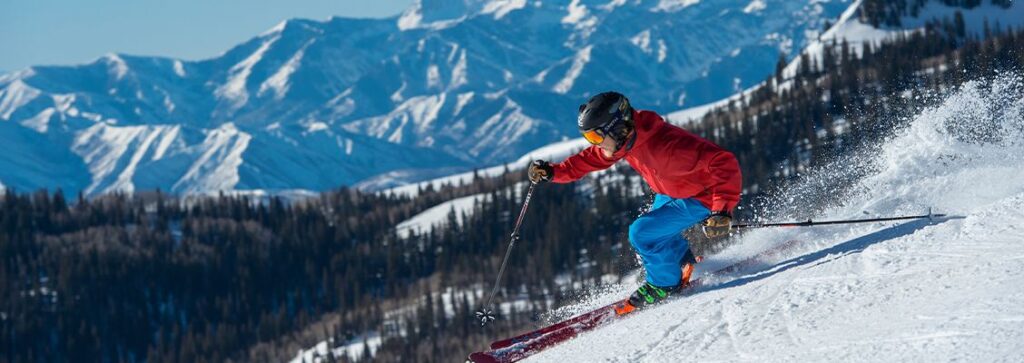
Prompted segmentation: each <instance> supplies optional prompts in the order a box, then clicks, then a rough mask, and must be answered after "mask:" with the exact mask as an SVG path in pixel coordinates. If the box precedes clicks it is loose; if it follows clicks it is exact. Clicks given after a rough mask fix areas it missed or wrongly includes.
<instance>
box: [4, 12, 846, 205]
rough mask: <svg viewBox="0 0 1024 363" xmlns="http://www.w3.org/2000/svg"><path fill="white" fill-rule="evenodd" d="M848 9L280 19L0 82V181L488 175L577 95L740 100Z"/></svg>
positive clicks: (146, 185) (102, 186)
mask: <svg viewBox="0 0 1024 363" xmlns="http://www.w3.org/2000/svg"><path fill="white" fill-rule="evenodd" d="M848 5H849V4H848V1H847V0H804V1H793V0H790V1H768V0H720V1H697V0H603V1H580V0H573V1H571V2H565V1H563V2H557V1H527V0H490V1H485V0H463V1H436V0H422V1H418V2H417V3H415V4H414V5H413V6H412V7H410V8H409V9H408V10H406V11H405V12H404V13H402V14H401V15H399V16H396V17H392V18H387V19H347V18H338V17H334V18H330V19H328V20H326V21H310V20H300V19H295V20H288V21H285V22H282V23H281V24H279V25H278V26H276V27H274V28H272V29H270V30H268V31H267V32H265V33H263V34H260V35H259V36H257V37H255V38H253V39H250V40H249V41H246V42H244V43H242V44H239V45H238V46H236V47H234V48H232V49H230V50H228V51H226V52H225V53H223V54H221V55H219V56H217V57H214V58H211V59H206V60H201V61H183V60H177V59H168V58H160V57H138V56H129V55H119V54H111V55H107V56H104V57H102V58H100V59H98V60H96V61H95V62H93V63H90V64H86V65H80V66H39V67H31V68H28V69H24V70H21V71H17V72H13V73H8V74H5V75H2V76H0V142H2V144H3V145H5V152H4V153H0V183H3V185H6V186H7V187H14V188H18V189H21V190H30V189H35V188H57V187H60V188H63V189H64V190H65V191H68V192H74V191H78V190H82V191H85V192H86V193H87V194H90V195H94V194H98V193H103V192H109V191H133V190H142V189H152V188H161V189H163V190H165V191H171V192H176V193H198V192H212V191H219V190H228V191H230V190H235V191H252V190H264V191H271V192H276V191H283V190H292V189H303V190H324V189H329V188H333V187H337V186H340V185H351V184H354V183H357V182H360V181H364V180H367V179H371V178H372V179H371V180H373V181H374V182H373V184H374V185H377V186H387V185H389V184H393V183H395V182H396V180H392V179H391V178H390V177H389V176H388V175H401V176H402V177H401V178H398V179H397V181H403V180H418V179H423V178H427V177H431V176H437V175H444V174H448V173H451V172H452V171H456V170H467V169H468V168H471V167H475V166H482V165H491V164H495V163H501V162H507V161H511V160H513V159H515V158H516V157H518V156H520V155H522V154H523V153H525V152H527V151H529V150H532V149H534V148H537V147H539V146H542V145H546V144H548V143H550V142H553V141H557V140H559V139H562V138H563V137H566V136H575V130H574V124H573V122H572V120H573V116H574V111H575V105H576V104H578V103H580V102H582V101H584V100H585V98H586V97H587V96H588V95H591V94H593V93H596V92H600V91H603V90H607V89H617V90H621V91H623V92H625V93H627V94H629V95H630V96H631V97H632V99H633V100H634V103H635V104H637V105H638V106H640V107H643V108H649V109H655V110H659V111H662V112H667V111H671V110H675V109H678V108H680V107H682V106H685V105H691V104H700V103H704V102H707V101H711V100H715V99H719V98H721V97H724V96H727V95H729V94H732V93H733V92H734V91H735V90H736V89H739V88H742V87H747V86H750V85H752V84H754V83H756V82H758V81H760V80H761V79H763V78H764V76H766V75H767V74H769V73H770V72H771V71H772V69H773V68H772V66H773V65H774V63H775V62H776V60H777V58H778V54H779V52H780V51H781V52H784V53H786V54H789V55H792V54H793V52H795V51H796V50H799V49H801V48H802V47H803V46H804V45H806V44H808V42H809V41H811V40H814V39H815V37H816V36H817V34H818V32H819V30H820V29H822V27H823V24H824V23H825V21H826V20H828V19H834V18H836V17H837V16H838V15H839V14H840V13H841V12H842V11H843V10H844V9H845V8H846V7H847V6H848ZM375 176H377V177H376V178H374V177H375Z"/></svg>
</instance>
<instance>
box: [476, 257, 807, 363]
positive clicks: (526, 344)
mask: <svg viewBox="0 0 1024 363" xmlns="http://www.w3.org/2000/svg"><path fill="white" fill-rule="evenodd" d="M796 243H797V241H788V242H786V243H783V244H781V245H779V246H776V247H773V248H770V249H768V250H765V251H763V252H761V253H758V254H757V255H755V256H753V257H750V258H747V259H745V260H742V261H740V262H737V263H735V264H732V265H729V266H727V267H724V268H721V269H718V270H716V271H715V272H712V273H711V274H712V275H720V274H729V273H733V272H736V271H739V270H742V269H744V268H746V267H749V266H750V265H752V264H754V263H756V262H758V261H759V260H760V259H762V258H766V257H770V256H772V255H774V254H777V253H780V252H781V251H783V250H785V249H788V248H789V247H791V246H793V245H795V244H796ZM699 285H701V279H700V278H697V279H694V280H693V281H691V282H690V284H689V285H687V286H686V287H684V289H686V290H692V289H693V288H694V287H696V286H699ZM684 295H685V294H684V293H680V294H678V295H675V296H677V297H678V296H684ZM625 304H628V303H626V301H625V300H623V301H618V302H615V303H612V304H609V305H605V306H602V307H600V308H597V309H594V310H591V311H589V312H585V313H583V314H580V315H577V316H575V317H572V318H570V319H567V320H563V321H560V322H558V323H555V324H552V325H548V326H546V327H543V328H540V329H537V330H533V331H530V332H528V333H525V334H521V335H518V336H515V337H512V338H508V339H503V340H498V341H495V342H493V343H491V345H490V348H491V349H490V350H487V351H483V352H476V353H473V354H470V355H469V358H468V359H467V360H466V362H467V363H511V362H517V361H520V360H522V359H525V358H527V357H530V356H532V355H534V354H537V353H540V352H541V351H543V350H544V349H547V348H550V347H552V346H555V345H557V344H560V343H562V342H565V341H567V340H570V339H572V338H575V337H576V336H577V335H579V334H581V333H584V332H587V331H591V330H594V329H596V328H598V327H600V326H603V325H605V324H607V323H609V322H612V321H615V320H618V319H621V318H624V317H626V316H629V315H632V314H629V313H630V312H631V311H633V309H628V308H627V309H622V308H623V307H624V305H625ZM630 306H631V305H630ZM617 308H618V309H617ZM616 310H620V311H622V313H617V312H616Z"/></svg>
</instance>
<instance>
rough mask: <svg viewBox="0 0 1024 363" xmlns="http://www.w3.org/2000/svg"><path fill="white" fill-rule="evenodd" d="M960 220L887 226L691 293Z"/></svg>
mask: <svg viewBox="0 0 1024 363" xmlns="http://www.w3.org/2000/svg"><path fill="white" fill-rule="evenodd" d="M963 218H965V217H962V216H949V217H941V218H934V219H920V220H915V221H910V222H906V223H902V224H898V225H895V226H892V227H889V228H885V229H882V230H878V231H875V232H872V233H870V234H866V235H864V236H860V237H857V238H854V239H852V240H849V241H846V242H842V243H840V244H837V245H835V246H832V247H829V248H826V249H823V250H820V251H817V252H811V253H808V254H805V255H803V256H798V257H794V258H791V259H788V260H785V261H782V262H779V263H776V264H775V265H773V266H771V267H769V268H766V269H763V270H761V271H760V272H756V273H754V274H752V275H747V276H744V277H742V278H739V279H736V280H732V281H729V282H726V283H722V284H719V285H715V286H711V287H708V288H707V289H701V290H698V291H694V293H695V294H696V293H703V292H709V291H715V290H720V289H728V288H732V287H738V286H743V285H746V284H749V283H751V282H755V281H760V280H763V279H766V278H769V277H772V276H774V275H775V274H777V273H780V272H783V271H786V270H789V269H791V268H795V267H800V266H806V265H811V266H817V265H820V264H823V263H826V262H829V261H831V260H834V259H835V258H839V257H842V256H846V255H850V254H854V253H860V252H862V251H864V249H866V248H868V246H871V245H873V244H876V243H880V242H884V241H888V240H891V239H895V238H899V237H903V236H907V235H911V234H913V233H914V232H917V231H919V230H921V229H923V228H924V227H928V226H933V225H938V224H941V223H944V222H945V221H947V220H951V219H963ZM829 256H834V258H832V259H826V258H827V257H829Z"/></svg>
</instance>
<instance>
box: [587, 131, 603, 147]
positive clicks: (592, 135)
mask: <svg viewBox="0 0 1024 363" xmlns="http://www.w3.org/2000/svg"><path fill="white" fill-rule="evenodd" d="M583 138H584V139H587V142H589V143H590V144H591V145H597V144H600V143H602V142H604V133H603V132H601V131H600V129H593V130H587V131H583Z"/></svg>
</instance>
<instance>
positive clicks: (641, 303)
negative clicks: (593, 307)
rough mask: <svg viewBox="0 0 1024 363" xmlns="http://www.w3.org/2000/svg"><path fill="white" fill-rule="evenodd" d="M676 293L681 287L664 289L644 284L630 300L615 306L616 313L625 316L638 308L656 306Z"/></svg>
mask: <svg viewBox="0 0 1024 363" xmlns="http://www.w3.org/2000/svg"><path fill="white" fill-rule="evenodd" d="M676 291H679V285H676V286H666V287H662V286H654V285H652V284H651V283H650V282H644V284H643V285H640V287H638V288H637V289H636V291H634V292H633V294H632V295H629V299H626V300H625V301H623V302H621V303H619V304H617V305H615V313H616V314H618V315H624V314H628V313H630V312H632V311H633V310H636V309H638V308H643V307H647V306H650V305H656V304H658V303H660V302H662V301H664V300H665V299H667V298H668V297H669V296H672V294H673V293H675V292H676Z"/></svg>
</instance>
